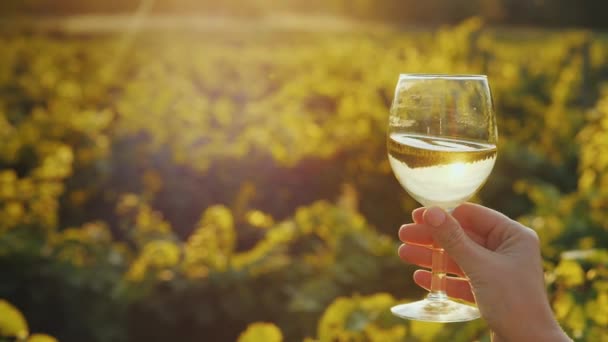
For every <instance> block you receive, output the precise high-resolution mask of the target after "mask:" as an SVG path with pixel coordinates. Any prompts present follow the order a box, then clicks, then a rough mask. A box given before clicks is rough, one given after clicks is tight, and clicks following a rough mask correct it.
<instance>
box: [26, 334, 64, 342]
mask: <svg viewBox="0 0 608 342" xmlns="http://www.w3.org/2000/svg"><path fill="white" fill-rule="evenodd" d="M27 342H59V340H57V339H56V338H54V337H52V336H49V335H47V334H33V335H31V336H30V337H28V338H27Z"/></svg>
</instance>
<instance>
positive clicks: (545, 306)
mask: <svg viewBox="0 0 608 342" xmlns="http://www.w3.org/2000/svg"><path fill="white" fill-rule="evenodd" d="M412 218H413V220H414V223H411V224H405V225H403V226H401V228H400V229H399V238H400V240H401V241H402V242H403V243H404V244H403V245H401V247H400V248H399V256H400V257H401V259H403V260H404V261H406V262H408V263H412V264H415V265H419V266H422V267H425V268H430V267H431V260H432V259H431V258H432V250H431V246H432V244H433V242H434V241H436V242H438V243H439V245H440V246H442V247H443V248H444V249H445V251H446V252H447V254H448V255H449V256H450V258H449V260H448V267H447V271H448V273H449V274H453V275H455V276H456V277H448V279H447V285H446V286H447V289H446V290H447V294H448V296H450V297H454V298H460V299H463V300H466V301H469V302H476V303H477V306H478V307H479V311H480V312H481V316H482V317H483V318H484V319H485V320H486V321H487V323H488V325H489V327H490V329H491V330H492V332H493V336H492V340H493V341H497V342H503V341H518V342H527V341H535V342H537V341H541V342H542V341H571V340H570V339H569V338H568V336H567V335H566V334H565V333H564V332H563V331H562V329H561V328H560V327H559V325H558V323H557V322H556V321H555V319H554V317H553V313H552V311H551V307H550V305H549V301H548V299H547V293H546V291H545V284H544V277H543V269H542V257H541V254H540V246H539V239H538V236H537V234H536V232H535V231H533V230H532V229H530V228H528V227H525V226H523V225H522V224H520V223H518V222H517V221H514V220H511V219H510V218H508V217H507V216H505V215H503V214H501V213H499V212H496V211H494V210H492V209H489V208H486V207H483V206H480V205H476V204H471V203H465V204H463V205H461V206H459V207H457V208H456V209H455V210H454V211H453V212H452V214H451V215H450V214H448V213H447V212H445V211H444V210H442V209H440V208H437V207H431V208H428V209H426V208H418V209H416V210H414V211H413V212H412ZM414 281H415V282H416V283H417V284H418V285H419V286H421V287H423V288H425V289H429V288H430V284H431V273H430V272H429V271H427V270H418V271H416V272H415V273H414Z"/></svg>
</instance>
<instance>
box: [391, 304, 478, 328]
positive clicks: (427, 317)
mask: <svg viewBox="0 0 608 342" xmlns="http://www.w3.org/2000/svg"><path fill="white" fill-rule="evenodd" d="M391 312H392V313H393V315H395V316H398V317H401V318H405V319H413V320H417V321H426V322H442V323H449V322H466V321H472V320H474V319H478V318H479V317H481V315H480V313H479V309H477V308H476V307H474V306H470V305H466V304H461V303H458V302H454V301H452V300H449V299H442V300H433V299H428V298H427V299H423V300H420V301H417V302H413V303H407V304H400V305H396V306H393V307H392V308H391Z"/></svg>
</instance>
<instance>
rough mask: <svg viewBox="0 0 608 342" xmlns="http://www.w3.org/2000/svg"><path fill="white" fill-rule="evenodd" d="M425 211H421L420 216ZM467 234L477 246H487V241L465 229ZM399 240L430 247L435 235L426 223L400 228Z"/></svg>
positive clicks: (406, 225) (405, 225)
mask: <svg viewBox="0 0 608 342" xmlns="http://www.w3.org/2000/svg"><path fill="white" fill-rule="evenodd" d="M421 209H423V208H421ZM423 213H424V210H421V211H420V216H422V214H423ZM465 233H466V234H467V235H468V236H469V238H471V240H473V241H475V242H476V243H477V244H479V245H482V246H485V245H486V239H485V238H483V237H481V236H479V235H478V234H477V233H475V232H472V231H470V230H466V229H465ZM399 240H401V241H402V242H405V243H408V244H414V245H421V246H430V245H432V244H433V235H432V234H431V230H430V229H429V227H428V226H427V225H425V224H424V223H412V224H404V225H403V226H401V228H399Z"/></svg>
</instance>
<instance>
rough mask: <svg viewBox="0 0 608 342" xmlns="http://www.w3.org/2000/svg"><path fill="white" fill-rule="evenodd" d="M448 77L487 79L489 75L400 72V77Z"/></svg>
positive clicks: (456, 78) (452, 78)
mask: <svg viewBox="0 0 608 342" xmlns="http://www.w3.org/2000/svg"><path fill="white" fill-rule="evenodd" d="M433 78H439V79H448V80H487V79H488V76H487V75H481V74H416V73H403V74H399V79H400V80H401V79H433Z"/></svg>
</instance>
